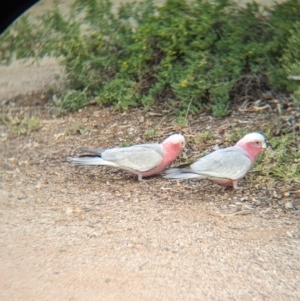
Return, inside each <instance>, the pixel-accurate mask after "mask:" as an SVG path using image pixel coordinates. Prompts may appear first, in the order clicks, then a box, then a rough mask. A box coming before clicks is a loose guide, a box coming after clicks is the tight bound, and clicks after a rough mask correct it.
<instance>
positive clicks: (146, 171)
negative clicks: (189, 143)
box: [67, 134, 185, 181]
mask: <svg viewBox="0 0 300 301" xmlns="http://www.w3.org/2000/svg"><path fill="white" fill-rule="evenodd" d="M184 147H185V139H184V137H183V136H182V135H180V134H174V135H171V136H170V137H168V138H167V139H166V140H164V141H163V142H162V143H161V144H158V143H149V144H140V145H133V146H129V147H116V148H109V149H101V148H82V149H81V151H82V152H85V153H88V154H90V155H89V156H81V157H78V158H67V160H68V161H71V162H73V163H74V165H81V166H82V165H104V166H111V167H116V168H120V169H123V170H126V171H128V172H130V173H132V174H135V175H137V176H138V180H139V181H142V179H143V177H149V176H152V175H155V174H157V173H159V172H161V171H163V170H164V169H165V168H166V167H167V166H169V165H170V164H171V163H172V162H173V161H174V160H175V159H176V157H177V156H178V155H179V153H180V152H181V151H182V150H183V148H184Z"/></svg>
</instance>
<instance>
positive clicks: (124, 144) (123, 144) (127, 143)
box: [120, 141, 132, 147]
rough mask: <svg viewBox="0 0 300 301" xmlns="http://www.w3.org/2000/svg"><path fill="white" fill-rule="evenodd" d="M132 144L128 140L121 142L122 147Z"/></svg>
mask: <svg viewBox="0 0 300 301" xmlns="http://www.w3.org/2000/svg"><path fill="white" fill-rule="evenodd" d="M131 145H132V144H131V143H130V142H128V141H123V142H122V143H121V144H120V147H128V146H131Z"/></svg>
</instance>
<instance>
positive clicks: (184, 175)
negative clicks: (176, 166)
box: [164, 172, 199, 180]
mask: <svg viewBox="0 0 300 301" xmlns="http://www.w3.org/2000/svg"><path fill="white" fill-rule="evenodd" d="M164 178H165V179H178V180H179V179H195V178H199V175H197V174H194V173H185V172H183V173H174V174H173V173H172V174H166V175H165V176H164Z"/></svg>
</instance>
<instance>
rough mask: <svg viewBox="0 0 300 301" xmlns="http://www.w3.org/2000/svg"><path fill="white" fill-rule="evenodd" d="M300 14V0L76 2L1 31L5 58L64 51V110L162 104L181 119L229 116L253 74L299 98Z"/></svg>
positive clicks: (1, 52)
mask: <svg viewBox="0 0 300 301" xmlns="http://www.w3.org/2000/svg"><path fill="white" fill-rule="evenodd" d="M299 16H300V0H288V1H287V2H285V3H283V4H277V5H275V6H274V7H273V8H271V9H267V8H265V7H263V6H260V5H258V4H257V3H255V2H253V3H248V4H247V5H246V6H245V7H237V5H236V3H235V2H232V1H230V0H216V1H214V2H209V1H204V0H195V1H192V2H190V1H183V0H167V1H166V2H165V4H164V5H162V6H161V7H155V6H154V5H153V2H152V1H151V0H147V1H145V2H141V3H126V4H122V5H120V6H119V7H118V8H114V7H113V6H112V4H111V2H110V1H109V0H76V1H75V3H74V5H73V7H72V9H71V12H70V15H69V16H67V17H63V16H62V15H61V13H60V11H59V9H58V8H57V7H55V8H54V9H53V10H52V11H51V12H50V13H48V14H46V15H44V16H42V17H41V18H40V19H38V20H36V21H35V22H36V23H35V24H32V23H31V22H29V20H28V18H27V17H26V16H25V17H22V18H21V19H20V20H19V21H17V22H16V23H15V24H14V25H13V26H12V27H11V29H10V30H9V31H6V32H5V33H4V34H3V36H2V37H1V39H0V60H2V62H8V61H10V60H11V58H12V57H13V56H14V55H15V56H16V57H18V58H23V57H29V56H35V57H41V56H44V55H46V54H47V55H53V56H56V57H58V58H59V59H60V61H61V63H62V65H63V66H64V67H65V76H66V84H67V89H68V91H72V93H71V94H70V93H69V92H67V93H65V94H66V96H65V98H64V99H62V100H61V101H59V102H58V105H59V106H60V107H61V108H63V109H64V110H71V111H74V110H77V109H78V108H79V107H81V106H84V105H86V104H87V103H88V102H89V100H90V99H94V98H97V100H98V103H99V104H100V105H113V106H115V107H116V108H119V109H128V108H129V107H131V106H139V105H143V106H144V107H145V108H148V107H149V106H151V105H152V104H153V103H154V102H157V103H159V104H161V105H163V106H168V107H171V108H172V109H173V111H174V113H175V114H177V115H178V116H179V117H180V118H184V117H185V116H186V115H187V114H188V113H189V112H196V111H198V110H199V109H202V108H207V109H210V110H212V112H213V114H214V115H215V116H225V115H226V114H227V112H228V108H229V106H230V100H231V98H232V97H231V96H232V91H233V87H234V84H235V83H236V82H237V80H238V79H239V78H240V77H241V76H242V75H244V74H248V73H251V74H256V75H263V76H264V77H265V78H266V86H268V88H274V89H279V90H282V91H288V92H295V94H294V98H295V99H296V100H297V101H298V98H299V94H300V92H299V86H298V84H297V83H296V82H293V81H291V80H289V79H287V76H288V75H290V73H291V72H296V71H297V70H299V69H297V68H299V49H300V47H299V30H300V29H299V22H298V23H297V21H299ZM76 91H77V92H76ZM72 101H74V105H73V104H72Z"/></svg>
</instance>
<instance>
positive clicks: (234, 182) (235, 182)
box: [232, 181, 244, 190]
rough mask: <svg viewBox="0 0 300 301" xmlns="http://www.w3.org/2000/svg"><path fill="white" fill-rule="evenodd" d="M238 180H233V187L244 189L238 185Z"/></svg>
mask: <svg viewBox="0 0 300 301" xmlns="http://www.w3.org/2000/svg"><path fill="white" fill-rule="evenodd" d="M237 183H238V181H232V184H233V188H234V189H239V190H243V189H244V187H240V186H238V184H237Z"/></svg>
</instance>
